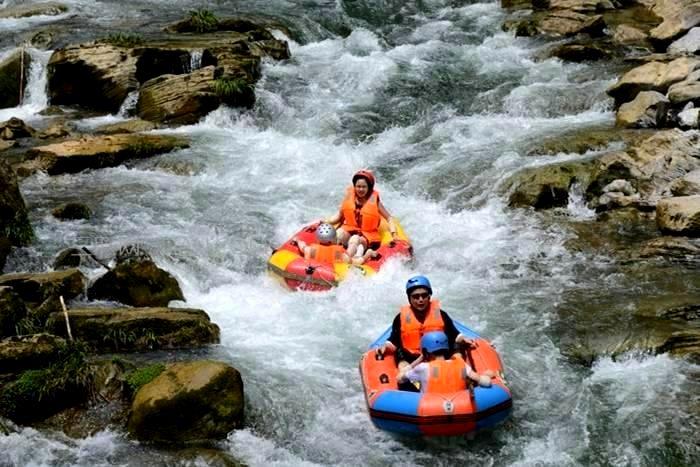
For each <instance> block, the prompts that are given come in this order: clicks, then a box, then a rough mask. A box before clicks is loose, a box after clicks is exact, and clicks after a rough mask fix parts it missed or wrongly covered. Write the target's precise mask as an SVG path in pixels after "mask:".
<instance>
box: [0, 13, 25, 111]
mask: <svg viewBox="0 0 700 467" xmlns="http://www.w3.org/2000/svg"><path fill="white" fill-rule="evenodd" d="M0 13H1V11H0ZM30 65H31V56H30V55H29V54H28V53H27V52H26V51H25V50H24V49H18V50H16V51H15V52H14V53H12V54H10V55H9V56H8V57H6V58H5V59H4V60H2V61H0V109H2V108H8V107H17V106H18V105H19V104H20V97H21V94H22V93H23V88H24V87H26V85H27V76H28V74H29V66H30ZM20 83H23V86H22V87H21V86H20Z"/></svg>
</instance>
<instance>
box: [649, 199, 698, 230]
mask: <svg viewBox="0 0 700 467" xmlns="http://www.w3.org/2000/svg"><path fill="white" fill-rule="evenodd" d="M656 223H657V225H658V226H659V229H660V230H661V231H662V232H665V233H670V234H677V235H687V236H691V237H698V236H700V195H693V196H677V197H674V198H666V199H662V200H660V201H659V202H658V203H657V205H656Z"/></svg>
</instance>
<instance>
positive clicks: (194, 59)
mask: <svg viewBox="0 0 700 467" xmlns="http://www.w3.org/2000/svg"><path fill="white" fill-rule="evenodd" d="M203 52H204V51H203V50H193V51H191V52H190V65H189V69H188V70H187V72H188V73H191V72H193V71H195V70H199V69H200V68H202V54H203Z"/></svg>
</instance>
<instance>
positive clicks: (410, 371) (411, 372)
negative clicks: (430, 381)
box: [396, 362, 428, 384]
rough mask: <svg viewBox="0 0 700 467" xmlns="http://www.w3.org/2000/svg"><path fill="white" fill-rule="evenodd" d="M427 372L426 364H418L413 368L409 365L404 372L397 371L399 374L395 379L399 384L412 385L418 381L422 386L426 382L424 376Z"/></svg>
mask: <svg viewBox="0 0 700 467" xmlns="http://www.w3.org/2000/svg"><path fill="white" fill-rule="evenodd" d="M427 371H428V364H427V363H426V362H422V363H419V364H417V365H415V366H411V365H409V366H407V367H406V368H405V369H404V370H402V371H399V374H398V375H397V377H396V379H397V380H398V382H399V383H402V382H404V381H410V382H412V383H415V382H416V381H419V382H420V383H421V384H424V383H425V380H426V377H425V375H426V372H427Z"/></svg>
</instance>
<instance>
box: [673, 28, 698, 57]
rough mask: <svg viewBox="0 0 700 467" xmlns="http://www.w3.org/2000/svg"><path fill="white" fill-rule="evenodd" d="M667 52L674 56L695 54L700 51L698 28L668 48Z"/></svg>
mask: <svg viewBox="0 0 700 467" xmlns="http://www.w3.org/2000/svg"><path fill="white" fill-rule="evenodd" d="M668 51H669V52H670V53H674V54H691V55H692V54H695V53H696V52H698V51H700V27H695V28H693V29H691V30H690V31H688V33H687V34H686V35H685V36H683V37H681V38H680V39H678V40H677V41H675V42H673V43H672V44H671V45H669V46H668Z"/></svg>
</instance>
